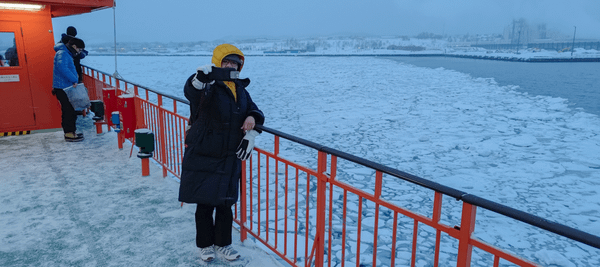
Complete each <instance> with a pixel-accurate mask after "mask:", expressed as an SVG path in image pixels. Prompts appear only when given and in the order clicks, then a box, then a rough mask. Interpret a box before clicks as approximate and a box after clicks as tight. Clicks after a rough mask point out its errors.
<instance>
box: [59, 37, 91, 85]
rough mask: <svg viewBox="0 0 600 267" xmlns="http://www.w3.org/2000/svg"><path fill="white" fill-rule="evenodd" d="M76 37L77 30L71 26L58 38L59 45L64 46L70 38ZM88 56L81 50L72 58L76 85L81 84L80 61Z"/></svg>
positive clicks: (85, 51) (86, 52)
mask: <svg viewBox="0 0 600 267" xmlns="http://www.w3.org/2000/svg"><path fill="white" fill-rule="evenodd" d="M75 36H77V29H75V27H73V26H69V27H67V33H66V34H65V33H63V34H62V35H61V37H60V41H58V42H59V43H63V44H66V43H68V42H69V40H71V38H73V37H75ZM87 55H88V51H87V50H85V49H82V50H81V52H80V53H79V54H78V55H77V56H76V57H75V58H73V63H74V64H75V70H76V71H77V79H78V83H82V82H83V69H82V68H81V60H82V59H84V58H85V57H86V56H87Z"/></svg>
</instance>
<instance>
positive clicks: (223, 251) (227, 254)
mask: <svg viewBox="0 0 600 267" xmlns="http://www.w3.org/2000/svg"><path fill="white" fill-rule="evenodd" d="M215 250H216V251H217V252H218V253H219V254H220V255H223V257H224V258H225V259H227V260H228V261H233V260H237V259H238V258H239V257H240V253H238V252H237V250H235V249H234V248H233V247H232V246H231V245H227V246H224V247H219V246H215Z"/></svg>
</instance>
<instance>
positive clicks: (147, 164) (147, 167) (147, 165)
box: [142, 158, 150, 176]
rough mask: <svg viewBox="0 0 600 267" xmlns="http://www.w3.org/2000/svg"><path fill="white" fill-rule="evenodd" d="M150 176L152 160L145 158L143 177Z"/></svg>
mask: <svg viewBox="0 0 600 267" xmlns="http://www.w3.org/2000/svg"><path fill="white" fill-rule="evenodd" d="M149 175H150V159H149V158H143V159H142V176H149Z"/></svg>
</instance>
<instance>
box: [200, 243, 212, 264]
mask: <svg viewBox="0 0 600 267" xmlns="http://www.w3.org/2000/svg"><path fill="white" fill-rule="evenodd" d="M200 258H202V260H203V261H212V260H213V259H215V249H214V248H213V246H209V247H205V248H200Z"/></svg>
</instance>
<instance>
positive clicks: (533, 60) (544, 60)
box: [90, 53, 600, 63]
mask: <svg viewBox="0 0 600 267" xmlns="http://www.w3.org/2000/svg"><path fill="white" fill-rule="evenodd" d="M90 56H114V54H108V53H101V54H90ZM117 56H150V57H154V56H159V57H195V56H202V57H210V56H212V55H211V54H208V53H207V54H162V53H153V54H148V53H143V54H133V53H132V54H117ZM246 56H258V57H455V58H469V59H483V60H497V61H511V62H530V63H540V62H541V63H548V62H600V58H549V57H544V58H519V57H506V56H482V55H460V54H385V53H381V54H355V53H349V54H312V53H311V54H309V53H285V54H284V53H277V54H252V53H250V54H246Z"/></svg>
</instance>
